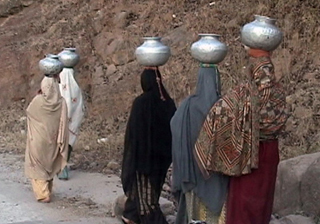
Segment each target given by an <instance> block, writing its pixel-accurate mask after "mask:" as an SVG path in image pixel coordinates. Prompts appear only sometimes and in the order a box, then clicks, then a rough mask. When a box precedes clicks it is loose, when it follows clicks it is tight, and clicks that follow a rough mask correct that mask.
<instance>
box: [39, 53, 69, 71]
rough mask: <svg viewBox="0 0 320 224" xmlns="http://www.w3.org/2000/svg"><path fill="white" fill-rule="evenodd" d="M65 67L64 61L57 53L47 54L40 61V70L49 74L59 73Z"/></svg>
mask: <svg viewBox="0 0 320 224" xmlns="http://www.w3.org/2000/svg"><path fill="white" fill-rule="evenodd" d="M63 67H64V66H63V64H62V62H61V61H59V56H58V55H55V54H47V55H46V57H45V58H43V59H41V60H40V61H39V68H40V70H41V71H42V73H43V74H45V75H48V76H53V75H57V74H59V73H60V72H61V71H62V69H63Z"/></svg>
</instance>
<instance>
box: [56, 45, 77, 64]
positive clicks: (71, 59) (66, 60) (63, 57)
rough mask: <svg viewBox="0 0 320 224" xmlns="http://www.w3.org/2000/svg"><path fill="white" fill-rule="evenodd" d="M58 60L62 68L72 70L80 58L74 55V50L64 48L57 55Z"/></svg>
mask: <svg viewBox="0 0 320 224" xmlns="http://www.w3.org/2000/svg"><path fill="white" fill-rule="evenodd" d="M58 56H59V60H60V61H61V62H62V63H63V65H64V67H66V68H72V67H74V66H76V64H78V62H79V60H80V57H79V55H78V54H77V53H76V48H64V49H63V51H61V52H60V53H59V54H58Z"/></svg>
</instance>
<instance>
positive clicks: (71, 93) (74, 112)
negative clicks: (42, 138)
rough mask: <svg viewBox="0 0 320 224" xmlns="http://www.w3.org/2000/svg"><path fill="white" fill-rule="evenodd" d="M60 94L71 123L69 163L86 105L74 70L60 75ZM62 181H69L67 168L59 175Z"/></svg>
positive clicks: (71, 69) (70, 69) (66, 70)
mask: <svg viewBox="0 0 320 224" xmlns="http://www.w3.org/2000/svg"><path fill="white" fill-rule="evenodd" d="M59 87H60V92H61V95H62V96H63V98H64V99H65V101H66V103H67V109H68V121H69V150H68V162H69V159H70V156H71V151H72V149H73V146H74V144H75V142H76V140H77V137H78V135H79V128H80V125H81V122H82V119H83V116H84V104H83V98H82V93H81V89H80V87H79V85H78V83H77V81H76V80H75V78H74V69H73V68H64V69H63V70H62V72H61V73H60V84H59ZM59 179H60V180H68V179H69V171H68V167H67V166H66V167H65V168H64V169H63V171H62V172H61V173H60V174H59Z"/></svg>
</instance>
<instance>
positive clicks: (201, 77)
mask: <svg viewBox="0 0 320 224" xmlns="http://www.w3.org/2000/svg"><path fill="white" fill-rule="evenodd" d="M219 97H220V82H219V71H218V69H217V67H216V66H211V67H207V65H201V67H200V68H199V72H198V81H197V86H196V91H195V93H194V94H193V95H191V96H189V97H187V98H186V99H185V100H184V101H183V102H182V103H181V105H180V106H179V107H178V109H177V111H176V113H175V115H174V116H173V118H172V120H171V131H172V155H173V172H172V174H173V176H172V191H173V194H174V195H175V197H176V199H177V201H178V213H177V218H176V223H177V224H188V223H190V222H191V220H203V221H207V222H208V223H211V221H212V222H213V221H214V220H217V219H218V218H219V215H220V212H221V209H222V206H223V203H224V201H225V199H226V193H227V187H228V182H229V180H228V179H229V178H228V177H227V176H225V175H221V174H218V173H215V174H213V175H212V176H211V177H210V178H207V179H205V178H204V177H203V176H202V175H201V172H200V170H199V168H198V167H197V164H196V161H195V159H194V154H193V149H194V145H195V142H196V140H197V137H198V135H199V132H200V130H201V127H202V125H203V122H204V120H205V118H206V116H207V114H208V112H209V111H210V109H211V107H212V106H213V104H214V103H215V102H216V101H217V100H218V99H219Z"/></svg>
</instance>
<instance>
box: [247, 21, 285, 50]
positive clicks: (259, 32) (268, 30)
mask: <svg viewBox="0 0 320 224" xmlns="http://www.w3.org/2000/svg"><path fill="white" fill-rule="evenodd" d="M275 23H276V20H275V19H272V18H270V17H267V16H260V15H255V20H254V21H252V22H250V23H247V24H246V25H244V26H243V27H242V29H241V42H242V43H243V44H244V45H246V46H248V47H250V48H254V49H261V50H265V51H273V50H275V49H276V48H277V47H278V46H279V45H280V43H281V41H282V38H283V34H282V32H281V30H280V29H279V28H278V27H276V26H275Z"/></svg>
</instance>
